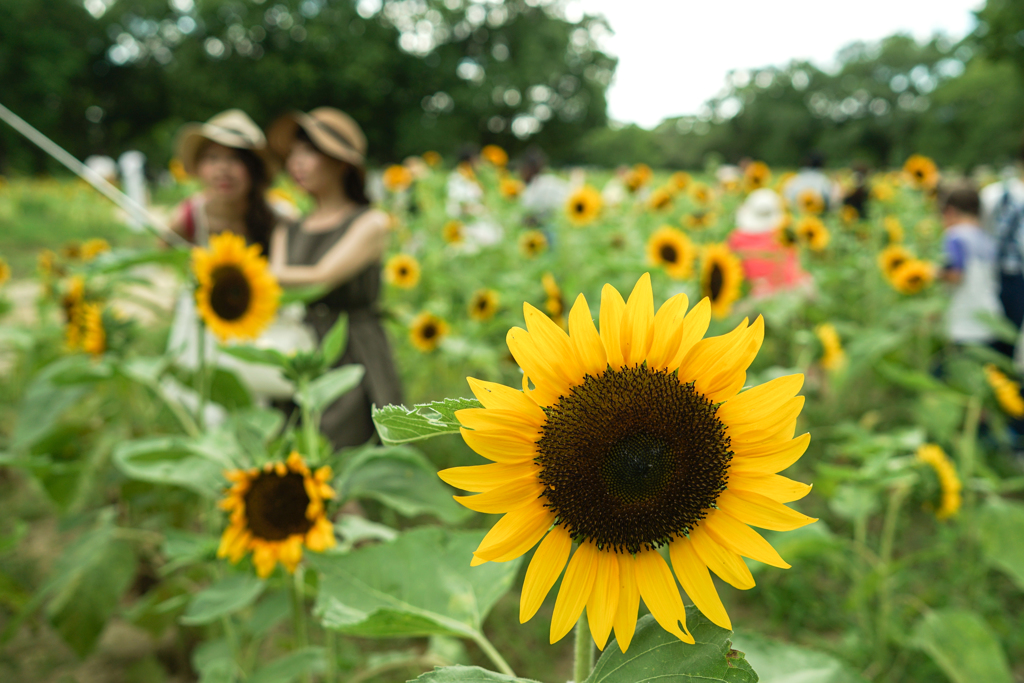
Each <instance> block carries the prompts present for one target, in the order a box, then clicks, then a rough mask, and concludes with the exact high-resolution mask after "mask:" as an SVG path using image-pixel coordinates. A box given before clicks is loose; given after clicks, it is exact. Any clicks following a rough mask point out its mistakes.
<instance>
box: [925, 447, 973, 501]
mask: <svg viewBox="0 0 1024 683" xmlns="http://www.w3.org/2000/svg"><path fill="white" fill-rule="evenodd" d="M917 459H918V461H919V462H923V463H925V464H926V465H929V466H930V467H931V468H932V469H933V470H935V475H936V476H937V477H938V478H939V488H941V489H942V501H941V502H940V503H939V509H938V510H936V511H935V517H936V518H938V519H949V518H950V517H952V516H953V515H955V514H956V513H957V511H959V510H960V505H961V503H962V502H963V500H962V498H961V497H960V491H961V490H962V489H963V484H961V483H960V477H959V476H958V475H957V473H956V468H955V467H954V466H953V463H952V462H951V461H950V459H949V456H948V455H946V452H945V451H943V450H942V448H940V447H939V446H936V445H935V444H932V443H928V444H924V445H923V446H921V447H920V448H918V449H917Z"/></svg>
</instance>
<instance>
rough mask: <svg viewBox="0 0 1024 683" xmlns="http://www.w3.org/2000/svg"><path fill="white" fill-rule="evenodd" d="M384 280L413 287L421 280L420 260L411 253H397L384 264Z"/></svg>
mask: <svg viewBox="0 0 1024 683" xmlns="http://www.w3.org/2000/svg"><path fill="white" fill-rule="evenodd" d="M447 231H448V226H447V225H446V226H445V232H447ZM384 281H385V282H387V283H388V284H392V285H394V286H395V287H401V288H402V289H412V288H413V287H415V286H416V285H417V284H418V283H419V281H420V262H419V261H417V260H416V257H414V256H410V255H409V254H395V255H394V256H392V257H391V258H389V259H388V260H387V263H385V264H384Z"/></svg>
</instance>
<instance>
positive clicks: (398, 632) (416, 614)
mask: <svg viewBox="0 0 1024 683" xmlns="http://www.w3.org/2000/svg"><path fill="white" fill-rule="evenodd" d="M483 536H484V532H482V531H446V530H444V529H439V528H430V527H424V528H419V529H415V530H413V531H409V532H406V533H404V534H402V535H401V536H399V537H398V539H397V540H396V541H395V542H393V543H383V544H380V545H373V546H367V547H364V548H360V549H358V550H355V551H353V552H351V553H349V554H347V555H330V554H323V555H320V554H316V553H309V554H308V555H307V561H308V562H309V564H310V565H312V566H313V567H314V568H315V569H316V570H318V571H320V572H322V573H323V576H322V577H321V581H320V593H319V595H318V596H317V601H316V604H315V606H314V613H315V614H316V615H317V617H319V619H320V620H321V622H322V623H323V625H324V627H326V628H331V629H337V630H339V631H343V632H345V633H350V634H352V635H360V636H371V637H413V636H427V635H434V634H440V635H452V636H459V637H463V638H479V637H480V636H481V628H482V626H483V622H484V619H486V618H487V613H488V612H489V611H490V610H491V608H492V607H493V606H494V603H496V602H497V601H498V599H499V598H500V597H501V596H502V595H504V594H505V593H506V592H507V591H508V589H509V588H510V587H511V586H512V581H513V579H514V578H515V576H516V572H517V570H518V568H519V560H513V561H511V562H500V563H499V562H488V563H487V564H484V565H481V566H479V567H470V566H469V561H470V559H471V558H472V555H473V551H474V550H476V548H477V546H478V545H479V544H480V541H481V539H482V538H483Z"/></svg>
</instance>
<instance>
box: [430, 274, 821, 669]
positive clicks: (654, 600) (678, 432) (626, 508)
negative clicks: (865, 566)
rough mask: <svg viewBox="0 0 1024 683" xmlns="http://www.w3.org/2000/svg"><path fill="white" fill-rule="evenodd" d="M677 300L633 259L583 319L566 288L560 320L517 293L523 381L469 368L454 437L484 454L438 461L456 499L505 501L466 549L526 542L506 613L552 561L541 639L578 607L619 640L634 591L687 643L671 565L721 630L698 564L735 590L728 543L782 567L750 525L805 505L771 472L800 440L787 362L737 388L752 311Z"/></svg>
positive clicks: (743, 584)
mask: <svg viewBox="0 0 1024 683" xmlns="http://www.w3.org/2000/svg"><path fill="white" fill-rule="evenodd" d="M687 306H688V301H687V298H686V296H685V295H684V294H679V295H676V296H674V297H672V298H671V299H669V300H668V301H667V302H666V303H665V304H664V305H663V306H662V307H661V308H660V309H659V310H658V311H657V313H655V310H654V300H653V295H652V291H651V281H650V276H649V275H646V274H645V275H643V276H642V277H641V278H640V280H639V282H638V283H637V285H636V287H635V288H634V290H633V293H632V294H631V295H630V296H629V300H628V302H627V301H623V299H622V296H621V295H620V294H619V293H618V292H617V291H616V290H615V289H614V288H613V287H612V286H611V285H605V287H604V290H603V292H602V300H601V310H600V313H599V320H600V332H599V331H598V329H597V328H596V327H595V326H594V322H593V319H592V315H591V312H590V308H589V306H588V305H587V302H586V299H584V297H583V296H582V295H580V296H579V297H578V298H577V299H576V303H575V305H574V306H573V309H572V312H571V313H570V315H569V334H568V335H567V334H565V332H563V331H562V330H560V329H558V327H557V326H556V325H554V324H552V323H551V321H550V320H549V319H548V318H547V316H545V315H544V314H543V313H541V312H540V311H538V310H537V309H536V308H534V307H532V306H530V305H529V304H526V305H524V315H525V317H526V325H527V330H528V331H527V330H523V329H519V328H513V329H512V330H510V331H509V334H508V346H509V349H510V351H511V352H512V355H513V357H514V358H515V360H516V362H517V363H518V364H519V366H520V367H521V368H522V369H523V373H524V381H523V385H524V390H523V391H518V390H515V389H512V388H510V387H506V386H503V385H501V384H493V383H489V382H482V381H479V380H476V379H473V378H470V379H469V380H468V381H469V384H470V387H471V388H472V391H473V393H474V394H475V395H476V397H477V398H478V399H479V400H480V402H481V403H482V404H483V406H484V407H483V408H480V409H469V410H462V411H459V412H457V413H456V417H457V418H458V420H459V421H460V422H461V424H462V430H461V431H462V436H463V438H464V439H465V441H466V443H467V444H468V445H469V446H470V448H472V449H473V450H474V451H476V452H477V453H479V454H480V455H482V456H484V457H485V458H487V459H489V460H493V461H494V463H493V464H487V465H479V466H473V467H457V468H453V469H448V470H444V471H442V472H440V473H439V476H440V477H441V478H442V479H444V480H445V481H446V482H448V483H449V484H451V485H452V486H454V487H456V488H459V489H462V490H464V491H469V492H476V493H478V494H479V495H474V496H463V497H458V498H457V499H456V500H458V501H459V502H460V503H461V504H462V505H464V506H466V507H468V508H470V509H471V510H476V511H478V512H485V513H489V514H504V516H503V517H502V518H501V519H500V520H498V522H497V523H496V524H495V525H494V526H493V527H492V528H491V530H490V532H489V533H488V534H487V535H486V536H485V537H484V539H483V541H481V543H480V545H479V547H478V548H477V549H476V551H474V553H473V560H472V564H473V565H479V564H483V563H484V562H505V561H509V560H512V559H515V558H517V557H520V556H522V555H523V554H524V553H526V552H528V551H529V550H530V549H531V548H533V547H534V546H535V545H537V550H536V552H535V553H534V554H533V559H532V560H531V562H530V564H529V567H528V568H527V570H526V576H525V579H524V582H523V589H522V593H521V598H520V612H519V614H520V617H519V618H520V621H522V622H525V621H527V620H529V619H530V618H532V617H533V616H534V615H535V614H536V613H537V610H538V609H539V608H540V606H541V604H542V603H543V601H544V598H545V597H546V596H547V594H548V593H549V592H550V591H551V589H552V587H553V586H554V584H555V583H556V582H557V580H558V578H559V575H561V574H562V571H563V569H564V570H565V575H564V577H563V578H562V582H561V588H560V589H559V592H558V596H557V598H556V600H555V607H554V613H553V615H552V618H551V628H550V640H551V642H556V641H558V640H559V639H561V638H562V637H563V636H565V635H566V634H567V633H568V632H569V631H570V630H571V629H572V627H573V625H574V624H576V622H577V621H578V620H579V618H580V615H581V613H582V611H583V609H584V608H586V610H587V620H588V623H589V628H590V633H591V635H592V637H593V639H594V642H595V643H596V644H597V646H598V647H599V648H602V649H603V648H604V646H605V644H606V643H607V641H608V638H609V636H610V634H611V632H612V630H614V631H615V637H616V639H617V641H618V645H619V648H620V650H621V651H623V652H625V651H627V650H628V649H629V645H630V642H631V640H632V638H633V634H634V631H635V628H636V622H637V612H638V608H639V604H640V600H641V598H642V599H643V601H644V602H645V603H646V605H647V608H648V609H649V610H650V612H651V614H652V615H653V616H654V618H655V619H656V620H657V622H658V624H660V625H661V627H662V628H664V629H665V630H666V631H668V632H669V633H671V634H673V635H674V636H676V637H677V638H679V639H680V640H682V641H685V642H688V643H693V642H694V638H693V637H692V636H691V635H690V633H689V631H688V630H687V629H686V609H685V607H684V606H683V601H682V598H681V596H680V592H679V588H678V587H677V586H676V579H678V580H679V583H680V584H682V588H683V590H685V591H686V594H687V596H689V598H690V600H692V601H693V602H694V603H695V604H696V606H697V608H698V609H699V610H700V611H701V612H703V613H704V615H705V616H707V617H708V618H709V619H710V620H711V621H712V622H714V623H715V624H718V625H719V626H721V627H723V628H727V629H728V628H731V621H730V619H729V615H728V614H727V613H726V610H725V607H724V606H723V605H722V602H721V599H720V598H719V596H718V592H717V590H716V589H715V586H714V584H713V583H712V579H711V574H710V572H709V571H708V570H709V569H710V570H711V571H713V572H714V573H715V574H717V575H718V576H719V577H721V578H722V579H723V580H725V581H726V582H727V583H729V584H731V585H733V586H735V587H737V588H740V589H748V588H751V587H753V585H754V579H753V576H752V575H751V573H750V570H749V569H748V568H747V565H746V563H745V562H744V561H743V559H742V557H741V556H746V557H750V558H752V559H755V560H757V561H760V562H765V563H767V564H770V565H772V566H776V567H782V568H786V567H788V566H789V565H787V564H786V562H785V561H784V560H783V559H782V558H781V557H779V555H778V553H777V552H776V551H775V550H774V548H772V547H771V545H769V543H768V542H767V541H766V540H765V539H764V538H763V537H761V536H760V534H758V533H757V532H755V531H754V530H753V529H751V528H750V526H751V525H752V526H758V527H761V528H769V529H774V530H778V531H784V530H790V529H795V528H798V527H801V526H804V525H806V524H809V523H811V522H813V521H814V520H813V519H812V518H810V517H807V516H805V515H802V514H800V513H799V512H796V511H795V510H793V509H791V508H789V507H787V506H786V505H785V503H787V502H791V501H794V500H798V499H800V498H802V497H803V496H805V495H806V494H807V493H808V492H809V490H810V487H809V486H807V485H805V484H802V483H800V482H796V481H792V480H790V479H787V478H785V477H782V476H780V475H778V474H776V473H777V472H779V471H781V470H783V469H785V468H786V467H789V466H790V465H791V464H792V463H794V462H796V460H797V459H799V457H800V456H801V455H802V454H803V452H804V451H805V450H806V448H807V444H808V442H809V440H810V437H809V435H807V434H804V435H802V436H800V437H797V438H795V439H794V438H792V435H793V432H794V430H795V428H796V420H797V416H798V415H799V413H800V411H801V409H802V407H803V403H804V399H803V397H801V396H797V395H796V394H797V392H798V391H799V390H800V387H801V385H802V383H803V377H802V376H801V375H791V376H788V377H782V378H779V379H776V380H773V381H771V382H769V383H767V384H763V385H761V386H758V387H755V388H753V389H749V390H747V391H745V392H742V393H740V389H741V388H742V387H743V385H744V383H745V381H746V370H747V367H748V366H749V365H750V363H751V362H752V361H753V359H754V357H755V356H756V355H757V352H758V350H759V348H760V346H761V341H762V339H763V336H764V323H763V321H762V319H761V318H758V319H757V321H755V322H754V324H753V325H748V323H747V321H746V320H744V321H743V322H742V323H740V325H739V326H738V327H736V329H734V330H733V331H732V332H730V333H728V334H726V335H723V336H720V337H711V338H708V339H702V337H703V336H704V333H705V332H706V331H707V327H708V323H709V320H710V308H711V307H710V304H709V302H707V301H702V302H701V303H700V304H698V305H697V306H696V307H695V308H694V309H693V310H692V311H690V312H689V313H688V314H687V312H686V309H687ZM531 383H532V385H533V387H534V388H533V389H529V388H526V387H528V386H529V385H530V384H531ZM574 543H575V544H576V549H575V552H573V547H572V546H573V544H574ZM538 544H539V545H538ZM659 549H667V551H668V552H667V555H668V558H669V560H670V562H671V566H670V565H669V563H667V562H666V561H665V559H663V557H662V554H661V552H660V551H659ZM570 556H571V557H570ZM673 570H674V571H673ZM673 573H674V576H673Z"/></svg>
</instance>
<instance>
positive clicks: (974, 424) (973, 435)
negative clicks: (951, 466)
mask: <svg viewBox="0 0 1024 683" xmlns="http://www.w3.org/2000/svg"><path fill="white" fill-rule="evenodd" d="M980 421H981V397H980V396H971V397H970V398H969V399H967V411H966V415H965V417H964V430H963V432H961V434H960V441H959V443H958V444H957V446H958V448H957V455H958V456H959V462H958V463H957V464H958V465H959V466H960V478H961V479H962V480H963V481H967V479H969V478H970V477H972V476H973V475H974V468H975V465H976V464H977V463H976V462H975V452H976V447H977V443H978V424H979V423H980ZM964 489H965V491H964V493H965V494H966V497H969V498H970V499H971V500H973V498H974V492H973V491H972V490H971V488H970V487H969V486H965V487H964ZM968 502H970V501H968Z"/></svg>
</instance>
